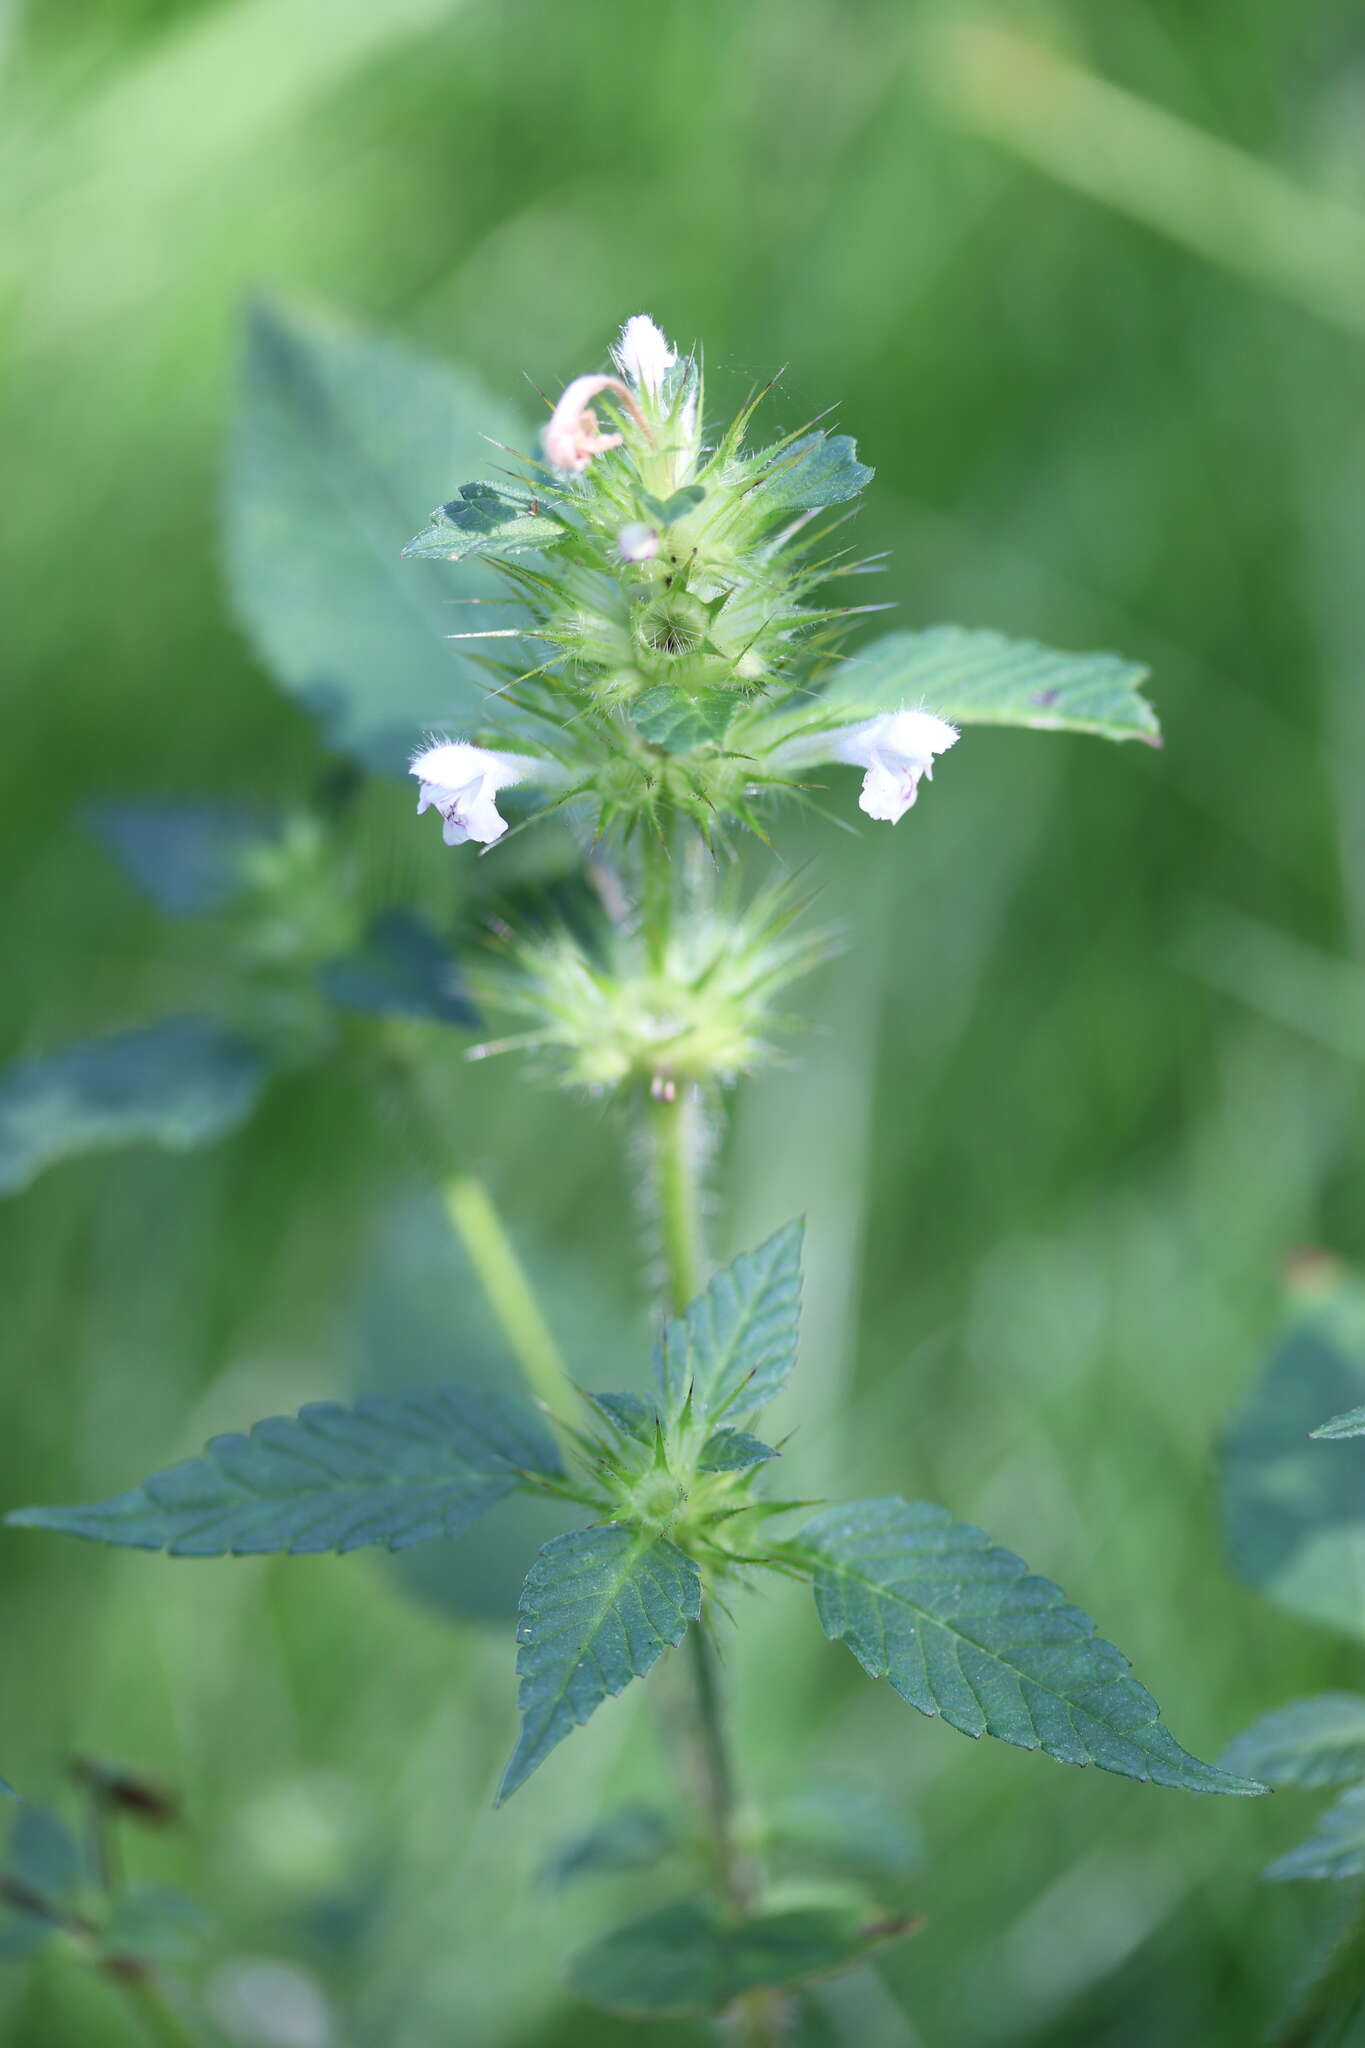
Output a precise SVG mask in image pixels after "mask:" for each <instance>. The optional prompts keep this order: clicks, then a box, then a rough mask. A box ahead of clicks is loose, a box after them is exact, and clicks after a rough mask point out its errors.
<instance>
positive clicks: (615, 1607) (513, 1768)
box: [498, 1523, 701, 1803]
mask: <svg viewBox="0 0 1365 2048" xmlns="http://www.w3.org/2000/svg"><path fill="white" fill-rule="evenodd" d="M700 1613H701V1580H700V1579H699V1578H698V1576H697V1568H696V1566H695V1565H694V1564H693V1562H692V1560H691V1559H690V1558H689V1557H684V1555H683V1553H682V1552H681V1551H680V1550H678V1549H676V1548H675V1546H674V1545H673V1544H671V1543H669V1542H668V1541H667V1540H666V1539H665V1538H664V1537H661V1536H660V1537H652V1536H650V1535H649V1534H648V1532H646V1531H643V1530H639V1529H627V1528H623V1527H621V1526H620V1525H619V1524H617V1523H609V1524H608V1525H607V1526H606V1527H605V1528H600V1529H577V1530H573V1531H571V1532H570V1533H569V1534H568V1535H567V1536H557V1537H556V1538H555V1539H554V1541H553V1542H552V1543H547V1544H546V1545H545V1548H544V1549H543V1550H542V1551H541V1553H540V1556H539V1557H538V1558H537V1559H536V1561H535V1563H534V1564H533V1565H532V1567H531V1569H530V1572H529V1573H528V1575H527V1579H526V1585H525V1589H524V1591H523V1593H522V1596H521V1608H520V1613H519V1618H518V1622H517V1642H518V1644H519V1649H518V1652H517V1676H518V1677H519V1679H520V1680H521V1685H520V1688H519V1691H518V1696H517V1703H518V1705H519V1707H520V1709H521V1735H520V1738H519V1740H518V1742H517V1746H516V1749H515V1751H514V1752H513V1755H512V1760H511V1762H510V1763H509V1764H508V1766H507V1769H506V1771H505V1772H504V1774H503V1780H502V1784H501V1785H500V1786H499V1788H498V1800H499V1803H501V1802H502V1801H503V1800H504V1799H508V1798H510V1797H511V1795H512V1793H513V1792H515V1791H516V1789H517V1787H518V1785H521V1784H524V1782H525V1781H526V1779H527V1778H529V1777H530V1775H531V1773H532V1771H533V1770H535V1768H536V1766H537V1765H538V1764H540V1763H543V1762H544V1760H545V1758H546V1757H547V1756H548V1755H549V1753H550V1751H551V1750H552V1749H553V1748H554V1747H555V1745H556V1744H557V1743H559V1742H562V1741H563V1740H564V1737H565V1736H566V1735H568V1734H569V1733H570V1732H571V1730H573V1729H574V1728H576V1727H579V1726H580V1725H581V1724H582V1723H583V1722H584V1721H586V1720H587V1718H588V1716H589V1715H590V1714H591V1713H593V1712H594V1710H595V1709H596V1708H598V1707H600V1706H601V1704H602V1702H603V1700H605V1699H607V1698H614V1697H615V1695H616V1694H617V1693H619V1692H622V1691H623V1690H624V1689H625V1687H626V1686H627V1685H629V1683H630V1681H631V1679H632V1678H643V1677H644V1675H645V1673H646V1672H647V1671H650V1670H652V1669H653V1667H654V1665H655V1664H656V1663H657V1662H658V1660H659V1658H660V1657H661V1656H662V1655H663V1653H664V1651H665V1650H667V1649H670V1648H671V1647H672V1645H673V1644H674V1643H677V1642H680V1641H681V1640H682V1637H683V1634H684V1632H685V1630H686V1628H687V1624H688V1623H689V1622H690V1621H696V1619H697V1617H698V1616H699V1615H700Z"/></svg>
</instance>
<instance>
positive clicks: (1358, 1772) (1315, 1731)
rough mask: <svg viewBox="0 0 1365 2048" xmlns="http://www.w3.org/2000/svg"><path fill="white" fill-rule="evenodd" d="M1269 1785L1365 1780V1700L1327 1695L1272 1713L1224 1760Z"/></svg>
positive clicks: (1350, 1695)
mask: <svg viewBox="0 0 1365 2048" xmlns="http://www.w3.org/2000/svg"><path fill="white" fill-rule="evenodd" d="M1219 1764H1220V1766H1221V1768H1222V1769H1223V1770H1225V1771H1236V1772H1239V1773H1241V1774H1242V1775H1244V1776H1246V1777H1248V1778H1259V1779H1260V1780H1261V1782H1262V1784H1265V1785H1299V1786H1305V1787H1307V1786H1313V1785H1343V1784H1346V1783H1347V1782H1348V1781H1349V1780H1350V1779H1352V1778H1361V1777H1365V1697H1362V1695H1361V1694H1360V1693H1354V1692H1325V1693H1320V1694H1318V1695H1317V1697H1316V1698H1314V1699H1307V1700H1295V1701H1294V1703H1293V1705H1292V1706H1288V1707H1281V1708H1279V1710H1278V1711H1277V1712H1276V1713H1273V1714H1266V1715H1264V1716H1263V1717H1262V1719H1261V1720H1259V1721H1257V1722H1256V1723H1255V1725H1254V1726H1253V1727H1250V1728H1248V1729H1247V1730H1246V1732H1245V1734H1242V1735H1239V1736H1238V1737H1237V1739H1236V1741H1235V1742H1231V1743H1229V1744H1228V1747H1227V1748H1226V1750H1225V1751H1224V1752H1223V1754H1222V1756H1221V1757H1220V1758H1219Z"/></svg>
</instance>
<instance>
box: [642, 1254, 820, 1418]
mask: <svg viewBox="0 0 1365 2048" xmlns="http://www.w3.org/2000/svg"><path fill="white" fill-rule="evenodd" d="M804 1228H805V1226H804V1224H803V1223H802V1222H801V1221H800V1220H799V1219H798V1220H797V1221H795V1222H792V1223H786V1224H784V1225H783V1226H782V1228H781V1230H779V1231H776V1232H775V1233H774V1234H773V1236H772V1237H770V1238H769V1239H768V1241H767V1243H766V1244H762V1245H760V1246H759V1247H758V1249H757V1251H752V1252H742V1253H741V1254H740V1256H739V1258H737V1259H736V1260H734V1262H733V1263H732V1264H731V1265H728V1266H724V1267H722V1269H721V1271H720V1272H719V1273H717V1274H716V1276H715V1278H714V1279H713V1280H712V1281H711V1283H710V1285H709V1286H708V1287H707V1288H706V1289H705V1291H704V1293H702V1294H700V1295H698V1297H697V1299H696V1300H695V1301H694V1302H693V1303H692V1304H691V1306H690V1307H689V1308H688V1310H687V1312H686V1314H685V1315H683V1316H675V1317H673V1318H671V1319H670V1321H669V1322H668V1324H667V1326H666V1328H665V1330H664V1334H663V1339H662V1342H661V1343H660V1345H659V1347H658V1349H657V1351H656V1353H655V1358H654V1373H655V1380H656V1383H657V1385H658V1388H659V1396H660V1400H661V1401H662V1403H663V1406H664V1408H665V1410H666V1411H667V1413H668V1414H669V1415H670V1416H672V1417H675V1418H676V1417H678V1416H680V1415H681V1413H682V1411H683V1409H684V1407H685V1406H686V1404H687V1400H688V1396H689V1394H690V1395H691V1399H692V1409H693V1414H694V1416H695V1417H696V1418H697V1419H698V1420H700V1421H703V1422H705V1423H707V1424H708V1425H710V1424H714V1423H717V1422H719V1421H720V1419H721V1417H722V1416H731V1417H733V1418H734V1419H736V1420H739V1419H742V1418H744V1417H747V1416H750V1415H753V1414H755V1413H756V1412H757V1410H758V1409H760V1408H762V1407H763V1406H764V1404H765V1403H766V1402H768V1401H771V1400H772V1399H773V1397H774V1395H776V1394H779V1393H781V1391H782V1389H783V1387H784V1386H785V1385H786V1383H787V1381H788V1379H789V1378H790V1377H791V1370H792V1367H793V1366H794V1365H795V1363H796V1346H797V1338H798V1334H799V1329H800V1319H801V1239H802V1235H803V1233H804Z"/></svg>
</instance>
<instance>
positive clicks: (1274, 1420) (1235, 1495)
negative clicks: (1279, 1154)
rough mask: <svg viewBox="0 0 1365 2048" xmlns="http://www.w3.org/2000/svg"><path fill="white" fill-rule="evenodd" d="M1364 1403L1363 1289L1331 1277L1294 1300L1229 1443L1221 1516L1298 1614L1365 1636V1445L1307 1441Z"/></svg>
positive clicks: (1234, 1551)
mask: <svg viewBox="0 0 1365 2048" xmlns="http://www.w3.org/2000/svg"><path fill="white" fill-rule="evenodd" d="M1363 1401H1365V1285H1362V1283H1361V1281H1360V1280H1359V1279H1358V1278H1357V1277H1356V1276H1355V1275H1354V1274H1352V1273H1349V1272H1347V1271H1345V1270H1342V1269H1333V1270H1331V1271H1323V1272H1321V1273H1317V1274H1315V1277H1314V1283H1313V1284H1312V1285H1310V1286H1305V1287H1304V1288H1303V1289H1301V1290H1300V1291H1299V1292H1298V1293H1296V1295H1295V1296H1294V1297H1293V1298H1292V1299H1291V1302H1290V1304H1289V1308H1288V1312H1287V1314H1286V1317H1285V1320H1284V1323H1283V1326H1282V1328H1281V1330H1280V1333H1279V1336H1278V1338H1277V1340H1276V1343H1275V1345H1274V1348H1273V1350H1272V1352H1271V1355H1270V1358H1269V1359H1268V1361H1267V1363H1266V1366H1265V1368H1264V1370H1263V1371H1262V1373H1261V1375H1260V1378H1259V1379H1258V1380H1257V1382H1256V1383H1255V1385H1254V1386H1253V1387H1252V1388H1251V1390H1250V1392H1249V1393H1248V1395H1247V1397H1246V1399H1245V1400H1244V1401H1243V1403H1242V1406H1241V1408H1240V1410H1239V1411H1238V1413H1237V1414H1236V1416H1235V1417H1234V1419H1233V1421H1232V1424H1231V1426H1230V1428H1229V1429H1228V1432H1227V1435H1226V1437H1225V1438H1224V1441H1223V1445H1222V1449H1221V1456H1220V1466H1221V1474H1222V1481H1223V1518H1224V1529H1225V1533H1226V1539H1227V1546H1228V1552H1229V1555H1230V1557H1231V1559H1232V1563H1233V1565H1234V1567H1235V1569H1236V1570H1237V1571H1238V1572H1239V1573H1240V1574H1241V1576H1242V1577H1243V1578H1244V1579H1246V1580H1247V1581H1248V1583H1249V1584H1251V1585H1253V1586H1256V1587H1258V1588H1259V1589H1260V1590H1261V1591H1262V1592H1264V1593H1266V1594H1268V1595H1269V1596H1270V1598H1271V1599H1273V1600H1277V1601H1279V1602H1280V1604H1281V1605H1282V1606H1284V1607H1288V1608H1291V1609H1292V1610H1293V1611H1294V1612H1295V1613H1298V1614H1306V1615H1308V1616H1309V1617H1310V1618H1311V1619H1313V1620H1315V1621H1325V1622H1329V1623H1331V1624H1332V1625H1333V1626H1334V1627H1337V1628H1341V1629H1346V1630H1348V1631H1349V1632H1350V1633H1351V1634H1352V1635H1357V1636H1358V1635H1361V1634H1362V1633H1365V1607H1362V1604H1361V1600H1360V1593H1359V1588H1360V1585H1361V1583H1362V1579H1363V1578H1365V1441H1362V1440H1361V1439H1359V1438H1355V1439H1351V1438H1345V1439H1343V1440H1342V1441H1339V1442H1335V1443H1334V1442H1331V1441H1320V1442H1317V1443H1312V1442H1310V1441H1309V1432H1310V1430H1312V1429H1314V1428H1316V1427H1317V1426H1319V1425H1320V1424H1321V1422H1322V1418H1323V1416H1324V1415H1337V1414H1340V1413H1342V1412H1345V1411H1347V1410H1350V1409H1351V1408H1353V1407H1356V1406H1359V1405H1360V1404H1361V1403H1362V1402H1363Z"/></svg>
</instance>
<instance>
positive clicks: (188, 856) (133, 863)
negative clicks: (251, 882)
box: [89, 801, 279, 917]
mask: <svg viewBox="0 0 1365 2048" xmlns="http://www.w3.org/2000/svg"><path fill="white" fill-rule="evenodd" d="M89 822H90V825H91V827H92V829H93V830H94V831H95V832H96V833H97V834H98V836H99V837H100V838H101V839H102V840H103V841H104V842H105V844H106V845H107V846H110V847H112V849H113V851H114V853H115V854H116V855H117V856H118V859H119V861H120V862H121V863H122V865H123V867H124V868H125V869H126V870H127V873H128V874H129V876H130V877H131V879H132V880H133V881H134V882H136V883H137V885H138V887H139V888H140V889H141V890H142V891H143V892H144V893H145V894H146V895H147V896H149V897H150V898H151V900H152V901H153V902H154V903H155V904H156V905H157V907H158V909H160V910H164V911H165V912H166V914H167V916H168V917H189V916H192V915H194V914H195V913H197V912H202V911H208V910H220V909H222V908H223V907H224V905H226V904H228V903H230V902H231V900H232V898H233V897H234V896H235V895H237V894H238V892H239V891H240V890H241V889H242V888H243V887H244V885H245V880H246V877H245V874H244V871H243V857H244V855H245V854H246V853H247V852H248V850H249V849H250V848H251V847H253V846H254V845H256V844H257V843H258V842H259V841H260V840H262V839H267V838H270V837H272V836H273V835H274V834H275V833H277V832H278V830H279V821H278V819H276V818H274V817H273V816H272V815H271V814H270V813H268V812H264V811H261V810H259V809H257V808H256V807H254V806H252V805H250V804H233V803H213V802H208V801H204V802H200V803H105V804H98V805H97V806H96V807H95V809H94V811H93V812H92V813H91V816H90V820H89Z"/></svg>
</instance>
